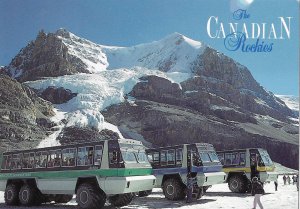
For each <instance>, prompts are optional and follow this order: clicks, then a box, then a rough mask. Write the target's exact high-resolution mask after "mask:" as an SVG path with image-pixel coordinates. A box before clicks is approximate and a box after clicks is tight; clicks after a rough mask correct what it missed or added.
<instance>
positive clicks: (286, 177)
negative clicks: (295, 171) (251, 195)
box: [276, 175, 299, 191]
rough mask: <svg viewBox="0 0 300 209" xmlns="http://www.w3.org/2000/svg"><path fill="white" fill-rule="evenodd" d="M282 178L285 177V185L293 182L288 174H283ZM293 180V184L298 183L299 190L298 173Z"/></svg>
mask: <svg viewBox="0 0 300 209" xmlns="http://www.w3.org/2000/svg"><path fill="white" fill-rule="evenodd" d="M282 179H283V184H284V185H287V184H291V177H290V176H289V175H287V176H286V175H283V177H282ZM292 181H293V185H294V184H296V186H297V191H299V176H298V175H293V177H292ZM276 191H277V190H276Z"/></svg>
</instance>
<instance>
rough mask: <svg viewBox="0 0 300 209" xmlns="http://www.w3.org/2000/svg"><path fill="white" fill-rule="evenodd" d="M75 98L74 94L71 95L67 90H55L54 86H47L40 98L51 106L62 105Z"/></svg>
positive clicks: (61, 88)
mask: <svg viewBox="0 0 300 209" xmlns="http://www.w3.org/2000/svg"><path fill="white" fill-rule="evenodd" d="M75 96H77V94H76V93H72V92H71V90H69V89H64V88H63V87H60V88H56V87H55V86H49V87H48V88H47V89H45V90H44V91H43V92H42V93H41V97H42V98H43V99H45V100H47V101H49V102H51V103H52V104H63V103H66V102H68V101H69V100H71V99H72V98H73V97H75Z"/></svg>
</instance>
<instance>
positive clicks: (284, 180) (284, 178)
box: [282, 175, 286, 185]
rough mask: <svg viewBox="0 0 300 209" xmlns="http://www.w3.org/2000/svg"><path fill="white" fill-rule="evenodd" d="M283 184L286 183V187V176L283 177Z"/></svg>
mask: <svg viewBox="0 0 300 209" xmlns="http://www.w3.org/2000/svg"><path fill="white" fill-rule="evenodd" d="M282 178H283V183H284V185H286V176H285V175H283V177H282Z"/></svg>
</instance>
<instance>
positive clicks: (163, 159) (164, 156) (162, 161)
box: [160, 150, 167, 166]
mask: <svg viewBox="0 0 300 209" xmlns="http://www.w3.org/2000/svg"><path fill="white" fill-rule="evenodd" d="M160 165H161V166H165V165H167V150H162V151H161V153H160Z"/></svg>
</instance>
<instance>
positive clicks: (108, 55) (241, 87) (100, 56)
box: [5, 29, 298, 167]
mask: <svg viewBox="0 0 300 209" xmlns="http://www.w3.org/2000/svg"><path fill="white" fill-rule="evenodd" d="M5 71H6V72H7V73H8V74H9V75H10V76H11V77H14V78H16V79H17V80H18V81H20V82H24V83H25V84H26V85H28V86H30V87H32V88H34V89H36V91H37V92H38V93H39V94H40V95H44V96H45V92H47V94H51V95H48V96H46V97H44V98H46V99H49V98H50V99H51V101H52V102H53V103H54V105H55V108H56V109H57V111H58V112H59V114H60V116H62V117H63V119H62V120H61V121H63V122H59V128H56V129H55V130H57V132H61V133H55V134H54V135H51V137H50V138H51V141H52V142H53V136H59V138H60V139H63V138H64V137H65V138H68V139H74V140H75V138H76V137H78V138H83V137H84V136H82V135H78V133H81V132H82V133H90V132H93V131H95V130H96V131H101V130H103V129H110V130H112V131H114V132H116V133H118V134H119V137H122V135H123V136H124V137H130V138H135V139H139V140H142V141H144V142H145V143H146V144H149V146H150V145H151V144H153V145H162V146H164V145H169V144H178V143H183V142H198V141H200V140H201V141H203V142H209V143H213V144H214V145H215V146H216V147H217V149H223V148H227V149H228V148H235V147H245V146H261V147H265V148H267V147H268V141H270V140H271V141H274V143H272V144H271V145H272V146H271V148H270V147H269V148H270V149H271V151H270V152H271V155H272V154H273V155H275V153H276V154H277V156H275V157H277V158H278V159H275V160H277V161H278V162H280V163H282V164H285V165H288V166H290V167H293V166H295V165H296V164H297V162H295V161H293V162H292V161H291V160H288V159H287V160H285V159H283V158H282V156H281V155H284V154H285V153H287V152H283V153H282V154H280V153H281V149H282V147H285V150H293V151H292V152H289V154H290V155H291V156H289V159H292V158H295V156H296V155H297V153H298V146H297V145H298V128H297V127H296V126H295V124H296V122H295V121H294V120H290V118H294V117H297V116H296V115H295V113H294V112H293V111H292V110H291V109H289V108H288V107H287V106H286V104H285V103H284V102H283V101H282V100H280V99H279V98H278V97H276V96H275V95H274V94H273V93H271V92H268V91H266V90H265V89H264V88H263V87H262V86H261V85H260V84H259V83H258V82H257V81H256V80H255V79H254V78H253V76H252V75H251V73H250V71H249V70H248V69H247V68H246V67H245V66H243V65H241V64H239V63H238V62H236V61H235V60H233V59H231V58H229V57H227V56H226V55H224V54H222V53H220V52H218V51H217V50H215V49H213V48H211V47H209V46H207V45H206V44H204V43H202V42H199V41H194V40H191V39H189V38H187V37H185V36H184V35H181V34H178V33H174V34H171V35H169V36H167V37H165V38H163V39H161V40H159V41H154V42H151V43H145V44H140V45H136V46H132V47H117V46H104V45H101V44H96V43H93V42H91V41H89V40H86V39H84V38H81V37H78V36H76V35H74V34H72V33H71V32H69V31H67V30H65V29H59V30H58V31H56V32H55V33H48V34H46V33H44V32H43V31H40V32H39V34H38V36H37V39H36V40H34V41H32V42H30V43H29V44H28V45H27V46H26V47H25V48H23V49H21V50H20V52H19V53H18V54H17V55H16V57H15V58H14V59H13V60H12V62H11V63H10V64H9V66H6V67H5ZM58 92H59V93H58ZM67 95H72V96H71V97H68V96H67ZM57 97H63V98H59V102H57V103H55V98H57ZM61 101H63V102H61ZM74 127H76V128H75V129H74ZM84 128H91V130H90V129H89V130H88V132H84V131H76V130H77V129H80V130H81V129H84ZM74 131H76V134H75V132H74ZM93 133H94V132H93ZM68 134H69V135H70V136H68ZM47 140H48V139H46V141H47ZM43 144H47V143H45V142H43ZM283 145H284V146H283ZM278 153H279V155H278ZM297 165H298V164H297Z"/></svg>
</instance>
